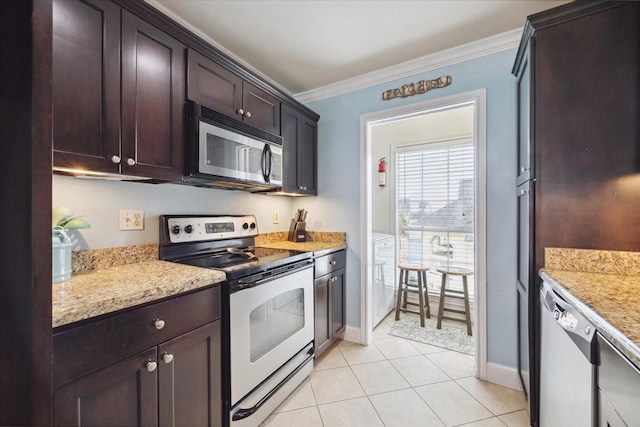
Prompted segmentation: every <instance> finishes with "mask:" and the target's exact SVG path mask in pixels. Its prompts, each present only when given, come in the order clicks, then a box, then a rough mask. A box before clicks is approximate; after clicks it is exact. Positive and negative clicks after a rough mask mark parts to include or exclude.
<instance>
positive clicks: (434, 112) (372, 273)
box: [360, 90, 486, 378]
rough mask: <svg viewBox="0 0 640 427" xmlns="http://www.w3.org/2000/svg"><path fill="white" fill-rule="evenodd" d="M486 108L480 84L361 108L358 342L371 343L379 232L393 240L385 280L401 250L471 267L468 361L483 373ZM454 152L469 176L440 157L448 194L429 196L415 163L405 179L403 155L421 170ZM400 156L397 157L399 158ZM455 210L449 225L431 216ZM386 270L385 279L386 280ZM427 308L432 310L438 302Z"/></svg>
mask: <svg viewBox="0 0 640 427" xmlns="http://www.w3.org/2000/svg"><path fill="white" fill-rule="evenodd" d="M485 108H486V107H485V91H484V90H477V91H473V92H466V93H463V94H459V95H454V96H450V97H445V98H439V99H436V100H431V101H426V102H422V103H418V104H412V105H409V106H405V107H398V108H393V109H389V110H385V111H381V112H377V113H372V114H368V115H364V116H362V117H361V120H360V122H361V171H362V177H361V179H362V184H363V186H362V187H363V189H364V190H365V191H363V197H362V199H361V214H362V218H363V219H364V221H363V225H362V227H363V228H362V230H361V232H362V236H363V239H362V242H361V244H362V245H364V247H362V253H363V254H367V257H366V262H365V263H363V271H362V277H363V278H365V280H364V281H363V284H362V295H364V298H363V299H362V308H361V313H362V319H361V325H362V328H361V335H362V336H361V342H362V343H365V344H370V343H371V342H372V339H373V328H374V326H375V323H376V321H377V319H376V316H377V315H378V314H377V313H376V311H379V309H376V307H375V306H376V304H379V295H376V293H375V291H376V290H377V288H375V287H374V286H375V283H377V282H376V280H377V279H379V278H378V277H377V274H378V273H377V271H378V270H380V266H379V265H377V264H380V261H379V260H376V258H377V256H376V255H375V254H374V252H375V245H374V241H375V240H376V239H378V238H379V236H380V234H386V235H391V236H393V237H394V241H395V244H396V256H395V259H394V260H393V261H392V262H391V264H392V265H391V266H390V267H391V269H389V266H388V267H387V269H386V270H384V273H385V277H386V280H387V281H392V282H391V283H394V284H395V283H397V282H396V279H397V269H396V268H395V264H396V263H397V262H398V260H400V259H401V257H400V251H402V257H404V260H407V259H408V258H411V257H413V258H414V259H415V258H416V257H417V258H419V261H423V262H425V263H428V264H438V265H439V266H442V265H443V263H444V264H447V265H451V263H452V262H453V263H454V264H455V263H466V265H464V267H467V268H469V269H471V270H473V280H472V281H470V282H469V287H470V294H471V295H472V301H473V310H472V321H473V325H474V338H475V342H474V357H475V367H476V376H477V377H479V378H485V377H486V321H485V319H486V316H485V310H486V300H485V298H486V297H485V295H486V292H485V288H486V271H485V265H486V263H485V259H486V257H485V248H486V223H485V218H486V215H485V212H486V206H485V200H486V160H485V158H486V157H485V153H486V149H485V147H486V141H485V135H486V132H485V117H486V115H485ZM461 152H464V153H466V156H467V162H469V161H470V162H471V168H472V170H471V172H470V173H471V175H468V173H469V172H467V175H466V176H465V175H464V174H462V175H460V174H456V173H449V172H446V171H447V170H451V169H447V168H448V167H449V168H450V166H451V164H452V163H451V162H449V163H448V164H444V166H443V169H442V170H443V171H445V173H444V175H446V176H447V179H448V182H449V183H448V184H447V183H444V184H438V185H443V186H445V187H447V188H446V191H447V192H448V197H447V198H445V199H442V200H436V198H434V197H433V193H434V192H435V190H436V189H434V187H430V188H423V187H425V186H427V184H425V183H426V182H427V179H426V178H425V177H424V176H426V174H425V173H422V172H421V171H420V167H418V170H419V171H420V173H419V174H418V175H419V176H420V181H419V182H416V181H415V180H414V181H413V182H411V180H410V179H408V178H412V177H411V176H409V175H407V174H410V173H411V168H407V167H404V166H403V165H405V164H407V162H408V161H409V160H412V161H416V159H420V160H419V161H420V162H427V163H426V164H427V165H428V166H429V167H428V168H426V167H425V168H424V169H423V170H424V171H426V170H427V169H428V170H429V171H433V170H435V167H434V166H435V163H433V164H431V163H428V162H429V161H430V160H429V159H434V158H436V157H437V156H440V157H439V158H445V157H447V156H448V157H452V156H457V155H459V153H461ZM443 153H445V154H443ZM452 153H454V154H452ZM443 155H444V157H443ZM434 156H436V157H434ZM469 156H471V157H470V158H469ZM381 159H384V162H385V166H386V170H385V172H386V176H385V177H384V178H385V179H384V185H383V186H382V185H381V184H382V183H381V182H380V178H381V177H379V174H378V169H379V167H378V165H379V162H380V161H381ZM399 161H403V163H402V164H399V163H398V162H399ZM441 166H442V165H441ZM414 172H415V168H414ZM418 175H416V176H418ZM405 178H407V179H405ZM413 178H415V176H414V177H413ZM403 179H405V181H402V180H403ZM430 180H431V181H430V182H433V179H430ZM429 185H433V184H429ZM438 189H439V188H438ZM414 205H415V206H414ZM454 211H455V212H457V214H458V215H457V216H458V217H460V218H464V219H465V221H458V223H457V224H456V223H455V222H454V223H453V225H452V228H451V227H450V228H449V229H443V228H442V227H440V225H441V224H440V225H436V224H435V223H434V221H435V220H436V219H437V218H438V217H441V216H442V214H443V213H444V212H449V213H451V212H454ZM436 212H437V213H436ZM460 218H458V220H459V219H460ZM436 246H437V247H436ZM434 248H435V249H434ZM441 248H445V249H444V250H441ZM436 249H437V250H436ZM407 251H410V252H411V253H408V252H407ZM454 257H455V259H454ZM415 260H416V261H418V259H415ZM376 261H377V264H376ZM458 266H462V265H458ZM434 273H435V271H434ZM390 274H391V275H392V277H393V278H392V279H389V275H390ZM378 281H379V280H378ZM374 282H375V283H374ZM428 282H430V287H431V291H432V292H434V293H435V292H437V291H439V289H440V283H439V279H438V280H436V278H435V276H434V277H432V278H429V279H428ZM436 288H437V290H436ZM432 308H433V305H432ZM432 313H434V311H433V310H432ZM434 314H436V316H437V308H436V311H435V313H434ZM432 317H433V316H432Z"/></svg>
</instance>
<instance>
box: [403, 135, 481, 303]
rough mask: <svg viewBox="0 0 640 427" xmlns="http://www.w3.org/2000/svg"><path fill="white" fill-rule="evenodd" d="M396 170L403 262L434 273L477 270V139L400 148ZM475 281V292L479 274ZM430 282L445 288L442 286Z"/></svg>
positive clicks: (434, 285) (432, 285)
mask: <svg viewBox="0 0 640 427" xmlns="http://www.w3.org/2000/svg"><path fill="white" fill-rule="evenodd" d="M395 171H396V172H395V180H396V181H395V182H396V231H397V232H396V236H397V240H398V242H397V247H398V248H399V251H398V257H399V262H409V263H422V264H424V265H429V266H431V267H432V271H435V268H438V267H451V266H456V267H463V268H468V269H471V270H473V263H474V188H475V185H474V176H475V173H474V146H473V140H472V139H470V138H469V139H460V140H454V141H446V142H435V143H428V144H421V145H414V146H408V147H401V148H400V147H399V148H397V149H396V167H395ZM469 279H470V281H469V288H470V289H469V291H470V292H472V290H473V276H471V277H470V278H469ZM429 282H430V283H429V287H430V288H437V289H439V287H440V283H439V282H437V283H435V282H436V281H435V280H430V281H429ZM451 285H452V287H454V288H455V287H456V285H457V283H453V282H452V283H451ZM459 287H460V288H461V284H460V286H459Z"/></svg>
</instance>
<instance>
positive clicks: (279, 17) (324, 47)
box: [147, 0, 567, 94]
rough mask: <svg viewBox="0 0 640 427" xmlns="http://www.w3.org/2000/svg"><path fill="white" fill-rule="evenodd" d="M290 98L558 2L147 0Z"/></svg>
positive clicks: (506, 27)
mask: <svg viewBox="0 0 640 427" xmlns="http://www.w3.org/2000/svg"><path fill="white" fill-rule="evenodd" d="M147 1H148V2H149V3H150V4H151V5H152V6H155V7H156V8H158V9H160V10H161V11H163V12H165V13H166V14H168V15H169V16H171V17H172V18H174V19H176V20H178V21H179V22H181V23H183V24H186V25H187V26H188V27H189V28H190V29H192V30H194V31H195V32H196V33H198V34H200V35H201V36H203V37H204V38H205V39H207V40H208V41H209V42H211V43H212V44H213V45H214V46H216V47H218V48H219V49H220V50H222V51H224V52H226V53H227V54H230V55H231V56H233V57H234V58H236V59H238V60H240V62H243V63H244V64H245V65H248V66H249V67H250V68H253V69H254V70H257V71H258V72H259V73H261V74H262V75H264V76H266V77H267V78H268V79H269V80H271V81H272V82H274V83H276V84H277V85H278V86H280V87H282V88H284V89H285V90H287V91H288V92H290V93H292V94H296V93H302V92H307V91H310V90H313V89H317V88H320V87H324V86H328V85H332V84H334V83H337V82H340V81H344V80H347V79H350V78H354V77H357V76H361V75H363V74H366V73H369V72H373V71H377V70H381V69H383V68H387V67H390V66H394V65H397V64H400V63H403V62H406V61H409V60H414V59H416V58H420V57H424V56H427V55H430V54H433V53H436V52H440V51H443V50H446V49H450V48H453V47H457V46H460V45H463V44H466V43H470V42H473V41H477V40H480V39H484V38H487V37H491V36H495V35H497V34H502V33H505V32H507V31H511V30H516V29H521V28H522V27H523V26H524V23H525V19H526V17H527V15H530V14H533V13H536V12H539V11H542V10H546V9H550V8H552V7H554V6H557V5H559V4H563V3H567V1H555V0H422V1H406V0H395V1H391V0H373V1H370V0H359V1H347V0H343V1H337V0H319V1H318V0H147Z"/></svg>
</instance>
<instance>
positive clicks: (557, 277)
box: [540, 269, 640, 366]
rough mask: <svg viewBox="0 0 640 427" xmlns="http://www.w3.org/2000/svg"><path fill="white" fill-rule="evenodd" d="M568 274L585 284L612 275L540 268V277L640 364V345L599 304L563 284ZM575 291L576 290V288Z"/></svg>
mask: <svg viewBox="0 0 640 427" xmlns="http://www.w3.org/2000/svg"><path fill="white" fill-rule="evenodd" d="M568 275H572V276H575V277H576V278H579V279H580V280H582V281H584V282H587V283H585V286H592V283H600V282H602V281H607V280H610V279H611V276H612V275H609V274H601V273H582V272H580V273H579V272H571V271H560V270H552V269H542V270H540V277H541V278H542V279H543V280H544V281H546V282H547V283H549V284H550V285H551V287H552V288H553V289H554V290H555V291H556V292H558V294H559V295H560V296H561V297H562V298H564V299H565V300H566V301H567V302H568V303H569V304H571V305H572V306H573V307H574V308H575V309H576V310H577V311H578V312H579V313H580V314H581V315H583V316H584V317H585V318H586V319H587V320H588V321H590V322H591V323H593V324H594V326H595V327H596V330H597V331H598V332H600V333H601V334H602V335H603V336H604V337H605V338H606V339H607V340H609V341H610V342H611V344H613V346H614V347H616V348H617V349H618V350H619V351H620V352H621V353H622V354H624V355H625V356H626V357H627V358H628V359H629V360H630V361H631V362H632V363H634V364H635V365H636V366H640V347H638V344H637V343H636V342H634V341H633V340H632V339H631V338H629V337H628V336H627V335H625V334H624V333H623V332H622V331H620V329H618V327H616V326H614V325H613V324H611V323H610V322H609V321H608V320H607V319H606V318H605V316H606V313H602V314H601V313H599V311H598V307H597V304H594V305H596V307H592V306H590V305H588V304H586V303H585V302H583V301H582V300H581V299H580V298H579V297H578V296H576V295H574V293H573V292H572V291H571V290H570V289H567V287H565V285H563V278H566V277H568ZM625 279H627V280H629V281H634V282H637V280H638V278H637V277H635V276H617V280H622V281H624V280H625ZM574 292H576V291H575V290H574Z"/></svg>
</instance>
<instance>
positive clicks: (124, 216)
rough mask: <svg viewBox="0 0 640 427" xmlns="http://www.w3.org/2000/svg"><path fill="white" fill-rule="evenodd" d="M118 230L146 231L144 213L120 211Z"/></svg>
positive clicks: (129, 210)
mask: <svg viewBox="0 0 640 427" xmlns="http://www.w3.org/2000/svg"><path fill="white" fill-rule="evenodd" d="M118 229H120V230H144V211H143V210H134V209H120V214H119V216H118Z"/></svg>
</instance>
